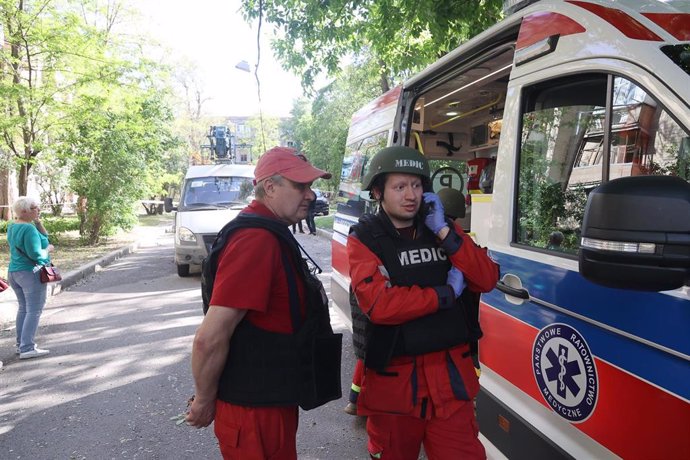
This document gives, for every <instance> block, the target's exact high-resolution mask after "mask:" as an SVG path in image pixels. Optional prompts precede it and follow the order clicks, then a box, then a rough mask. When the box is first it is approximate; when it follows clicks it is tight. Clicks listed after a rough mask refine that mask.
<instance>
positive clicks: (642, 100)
mask: <svg viewBox="0 0 690 460" xmlns="http://www.w3.org/2000/svg"><path fill="white" fill-rule="evenodd" d="M611 132H612V136H611V166H610V174H609V178H610V179H615V178H617V177H625V176H640V175H645V176H648V175H670V176H678V177H681V178H683V179H685V180H688V179H690V137H689V136H688V132H687V131H686V130H685V129H683V128H682V127H681V126H680V125H679V124H678V123H677V122H676V121H675V120H674V119H673V118H672V117H671V115H670V114H669V112H668V111H667V110H665V109H664V108H663V107H661V106H660V104H659V103H658V102H657V101H656V100H655V99H654V98H653V97H652V96H651V95H649V94H648V93H647V92H646V91H645V90H644V89H642V88H640V87H639V86H638V85H636V84H635V83H633V82H631V81H630V80H627V79H625V78H622V77H616V78H615V79H614V85H613V119H612V121H611Z"/></svg>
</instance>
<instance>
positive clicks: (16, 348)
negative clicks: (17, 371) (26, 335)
mask: <svg viewBox="0 0 690 460" xmlns="http://www.w3.org/2000/svg"><path fill="white" fill-rule="evenodd" d="M19 353H21V351H19V345H15V347H14V354H15V355H18V354H19Z"/></svg>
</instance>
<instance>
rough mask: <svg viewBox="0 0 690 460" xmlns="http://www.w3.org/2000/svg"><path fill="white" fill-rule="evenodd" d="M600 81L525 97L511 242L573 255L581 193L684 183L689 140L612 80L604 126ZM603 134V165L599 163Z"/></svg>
mask: <svg viewBox="0 0 690 460" xmlns="http://www.w3.org/2000/svg"><path fill="white" fill-rule="evenodd" d="M607 78H608V76H607V75H578V76H577V77H576V78H566V79H559V80H555V81H550V82H547V83H542V84H539V85H535V86H533V87H531V88H529V89H527V90H526V91H525V93H524V94H525V98H524V101H525V110H524V111H523V115H522V133H521V134H522V136H521V149H520V157H519V176H518V190H517V225H516V234H515V238H514V241H515V242H516V243H518V244H524V245H528V246H531V247H534V248H539V249H541V250H548V251H556V252H559V253H562V254H571V255H574V254H576V253H577V251H578V242H579V235H580V226H581V224H582V217H583V213H584V206H585V204H586V202H587V195H588V194H589V192H590V191H591V190H592V189H593V188H594V187H596V186H598V185H599V184H601V181H602V178H603V174H604V170H605V169H604V167H603V162H604V161H606V162H607V163H608V175H607V177H606V179H607V180H611V179H616V178H618V177H624V176H631V175H673V176H679V177H682V178H683V179H685V180H688V179H689V178H690V136H689V135H688V132H687V130H686V129H684V128H683V127H681V126H680V125H679V124H678V123H677V122H676V121H675V120H674V119H673V117H672V116H671V115H670V114H669V112H668V111H667V110H665V109H664V108H663V107H662V106H661V105H660V104H659V103H658V102H657V100H655V99H654V98H653V97H652V96H651V95H649V94H648V93H647V92H646V91H645V90H644V89H643V88H641V87H640V86H638V85H637V84H635V83H634V82H632V81H630V80H628V79H626V78H623V77H615V78H613V85H612V91H613V93H612V95H611V98H610V99H611V101H612V107H611V123H610V125H609V126H607V125H606V124H605V122H604V120H605V108H606V107H605V101H606V99H607V97H606V81H607ZM605 131H608V134H609V146H608V147H609V152H610V154H609V158H608V159H607V158H604V152H605V150H606V149H605V148H604V138H605V136H604V135H605Z"/></svg>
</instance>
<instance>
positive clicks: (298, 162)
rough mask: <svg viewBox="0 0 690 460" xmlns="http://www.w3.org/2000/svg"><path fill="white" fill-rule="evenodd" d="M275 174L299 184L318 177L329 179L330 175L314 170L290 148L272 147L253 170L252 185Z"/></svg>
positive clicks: (299, 154) (302, 156)
mask: <svg viewBox="0 0 690 460" xmlns="http://www.w3.org/2000/svg"><path fill="white" fill-rule="evenodd" d="M277 174H279V175H281V176H283V177H284V178H286V179H289V180H291V181H293V182H297V183H299V184H308V183H310V182H314V181H315V180H316V179H318V178H320V177H321V178H324V179H330V178H331V173H329V172H326V171H323V170H321V169H319V168H315V167H314V166H312V165H311V163H309V161H308V160H307V158H306V157H305V156H304V155H302V154H301V153H299V152H298V151H297V150H295V149H292V148H290V147H273V148H272V149H270V150H268V151H266V152H265V153H264V154H263V155H261V158H259V161H258V162H257V163H256V167H255V168H254V185H256V184H257V182H261V181H262V180H264V179H266V178H267V177H271V176H275V175H277Z"/></svg>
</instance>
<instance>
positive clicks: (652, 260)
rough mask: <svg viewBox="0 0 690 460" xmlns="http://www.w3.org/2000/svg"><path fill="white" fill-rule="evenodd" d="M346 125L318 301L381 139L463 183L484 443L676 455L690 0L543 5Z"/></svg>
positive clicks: (684, 314)
mask: <svg viewBox="0 0 690 460" xmlns="http://www.w3.org/2000/svg"><path fill="white" fill-rule="evenodd" d="M507 8H508V12H509V15H508V16H507V17H506V19H505V20H503V21H502V22H500V23H499V24H497V25H495V26H493V27H491V28H490V29H488V30H486V31H484V32H483V33H481V34H479V35H478V36H476V37H474V38H473V39H471V40H469V41H467V42H466V43H464V44H463V45H461V46H460V47H458V48H457V49H455V50H454V51H452V52H451V53H449V54H447V55H446V56H444V57H443V58H441V59H440V60H438V61H437V62H435V63H434V64H432V65H430V66H429V67H428V68H427V69H425V70H424V71H422V72H421V73H419V74H417V75H415V76H413V77H412V78H410V79H409V80H408V81H406V82H404V83H403V85H402V86H401V87H398V88H395V89H394V90H392V91H391V92H389V93H386V94H385V95H383V96H381V97H379V98H378V99H377V100H375V101H372V103H370V104H369V105H367V106H365V107H363V108H362V109H361V110H360V111H358V112H357V113H355V115H354V116H353V119H352V124H351V127H350V131H349V135H348V141H347V147H346V152H345V156H344V161H343V168H342V174H341V186H340V191H339V192H338V196H337V212H336V215H335V219H334V225H333V229H334V232H333V239H332V260H333V275H332V285H331V293H332V297H333V300H334V303H335V305H336V307H337V308H338V310H340V311H341V312H342V313H343V314H344V315H349V314H350V306H349V300H350V299H349V298H350V294H351V290H350V286H349V275H348V273H349V266H348V261H347V255H346V241H347V235H348V232H349V228H350V226H351V225H353V224H355V223H356V222H357V219H358V217H359V216H360V215H361V214H362V213H364V212H374V211H375V210H376V203H375V202H374V201H373V200H372V199H371V197H370V196H369V194H368V192H365V191H362V190H361V179H362V177H364V175H365V174H366V171H367V165H368V161H369V159H370V158H371V157H372V155H373V154H375V153H376V152H377V151H378V150H379V149H380V148H381V147H384V146H386V145H407V146H410V147H413V148H416V149H418V150H419V151H420V152H422V153H423V154H424V155H426V156H427V157H428V158H429V160H430V163H431V165H432V178H433V181H432V182H433V186H434V189H435V190H436V191H439V190H440V189H441V188H443V187H452V188H456V189H457V190H460V191H461V192H462V193H463V195H464V196H465V200H466V206H467V213H466V217H465V219H464V220H463V222H462V226H463V228H465V230H466V231H467V232H469V233H470V234H471V235H472V236H473V238H474V239H475V241H476V242H477V243H478V244H480V245H482V246H486V247H488V248H489V251H490V254H491V255H492V257H493V258H494V259H495V260H496V261H497V263H499V264H500V267H501V278H500V281H499V283H498V285H497V287H496V289H494V290H493V291H492V292H490V293H487V294H484V295H482V299H481V307H480V315H481V324H482V328H483V331H484V336H483V338H482V339H481V340H480V343H479V349H480V351H479V352H480V361H481V368H482V373H481V377H480V383H481V387H482V390H481V392H480V395H479V396H478V398H477V410H478V419H479V425H480V429H481V432H482V434H483V436H484V437H485V438H486V439H487V440H488V442H489V443H491V444H492V445H493V446H494V447H496V448H497V449H499V450H500V451H501V452H502V453H503V455H505V456H506V457H508V458H511V459H512V458H529V459H538V458H545V459H553V458H583V459H594V458H596V459H602V458H626V459H688V458H690V183H689V182H688V181H689V180H690V2H688V1H675V0H666V1H657V0H646V1H633V0H615V1H614V0H611V1H606V0H560V1H559V0H543V1H536V2H534V1H532V2H518V3H517V4H515V5H510V4H509V5H507Z"/></svg>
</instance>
